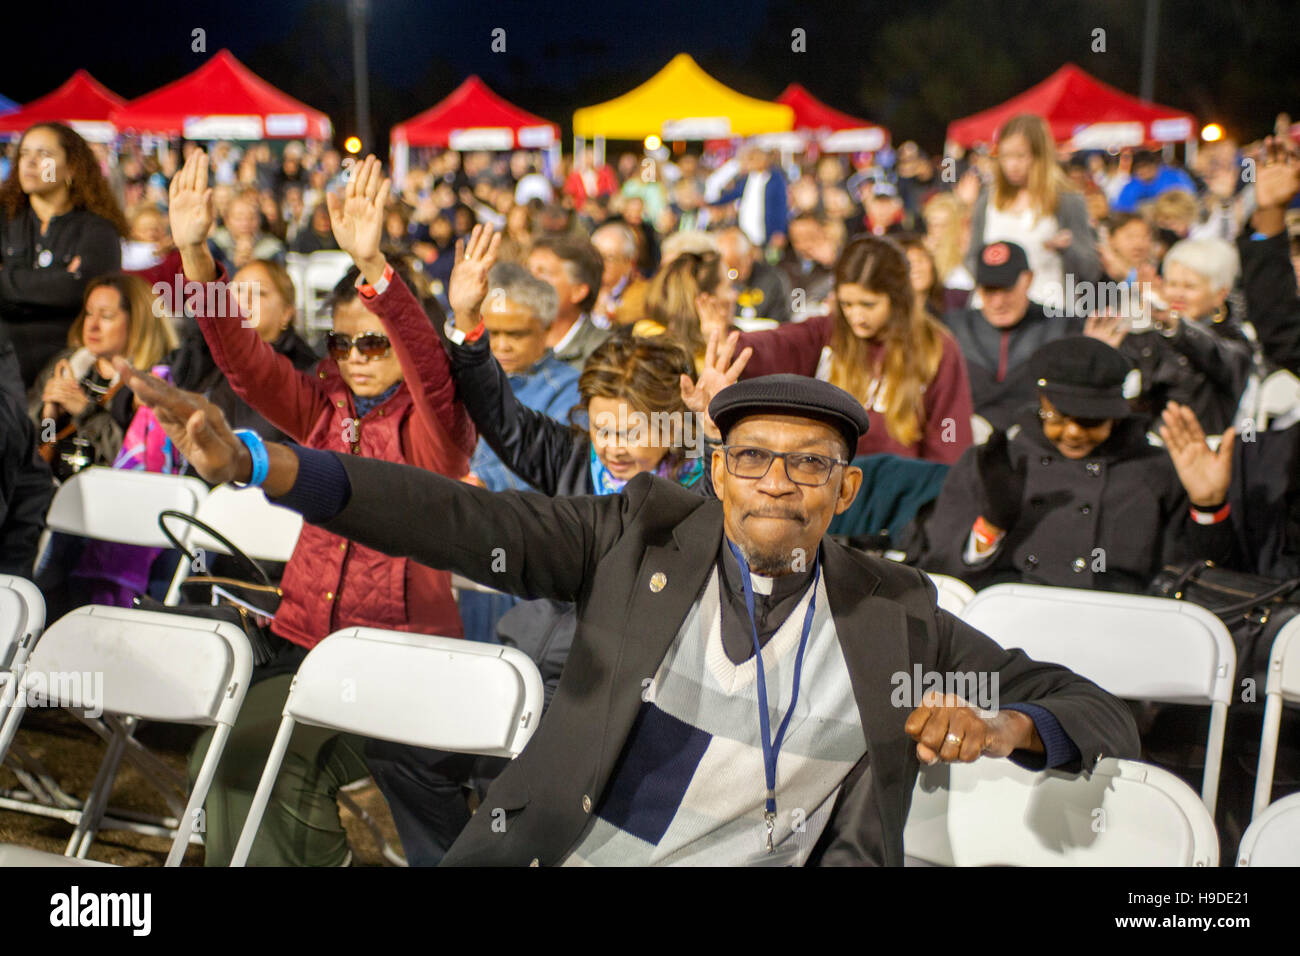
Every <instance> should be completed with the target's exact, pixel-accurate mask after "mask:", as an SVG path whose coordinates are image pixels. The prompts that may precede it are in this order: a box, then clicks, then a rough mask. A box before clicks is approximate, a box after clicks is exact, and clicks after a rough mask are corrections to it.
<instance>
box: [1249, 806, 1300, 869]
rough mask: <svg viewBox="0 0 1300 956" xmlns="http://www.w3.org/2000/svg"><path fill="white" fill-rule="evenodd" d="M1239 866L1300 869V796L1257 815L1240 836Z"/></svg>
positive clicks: (1270, 807)
mask: <svg viewBox="0 0 1300 956" xmlns="http://www.w3.org/2000/svg"><path fill="white" fill-rule="evenodd" d="M1237 865H1238V866H1291V867H1295V866H1300V793H1293V794H1291V796H1289V797H1283V798H1282V799H1281V800H1279V801H1277V803H1273V804H1270V805H1269V807H1268V809H1266V810H1265V811H1264V812H1263V813H1261V814H1258V815H1257V816H1256V817H1255V819H1254V820H1252V821H1251V823H1250V826H1248V827H1247V828H1246V832H1245V833H1243V834H1242V835H1241V846H1240V848H1239V849H1238V850H1237Z"/></svg>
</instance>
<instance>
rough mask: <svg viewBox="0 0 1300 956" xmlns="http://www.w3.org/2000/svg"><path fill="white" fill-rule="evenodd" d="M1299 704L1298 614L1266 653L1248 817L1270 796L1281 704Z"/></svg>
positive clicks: (1256, 811) (1257, 813)
mask: <svg viewBox="0 0 1300 956" xmlns="http://www.w3.org/2000/svg"><path fill="white" fill-rule="evenodd" d="M1287 703H1292V704H1295V703H1300V617H1293V618H1292V619H1291V620H1290V621H1288V622H1287V623H1286V625H1285V626H1284V627H1283V628H1282V629H1281V630H1280V631H1278V632H1277V637H1275V638H1274V639H1273V650H1272V651H1271V652H1270V653H1269V656H1268V680H1267V682H1266V683H1265V685H1264V730H1263V732H1262V733H1261V734H1260V739H1259V767H1258V769H1257V770H1256V773H1255V802H1254V805H1253V806H1252V808H1251V814H1250V816H1251V819H1252V820H1253V819H1255V817H1257V816H1259V814H1260V813H1262V812H1263V810H1264V808H1265V807H1267V806H1268V802H1269V800H1270V799H1271V798H1272V796H1273V769H1274V766H1275V765H1276V763H1277V741H1278V734H1279V732H1280V731H1281V728H1282V707H1283V706H1284V704H1287Z"/></svg>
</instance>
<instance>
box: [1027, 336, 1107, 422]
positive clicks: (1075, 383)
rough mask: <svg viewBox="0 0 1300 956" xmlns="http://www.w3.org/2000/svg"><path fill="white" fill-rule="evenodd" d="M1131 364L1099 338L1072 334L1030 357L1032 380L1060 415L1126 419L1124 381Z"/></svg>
mask: <svg viewBox="0 0 1300 956" xmlns="http://www.w3.org/2000/svg"><path fill="white" fill-rule="evenodd" d="M1131 368H1132V366H1131V365H1130V364H1129V360H1128V359H1126V358H1125V357H1124V356H1123V355H1121V354H1120V353H1119V352H1118V351H1116V350H1115V349H1113V348H1111V347H1110V346H1109V345H1107V344H1106V343H1105V342H1102V341H1101V340H1099V339H1094V338H1090V337H1089V336H1086V335H1071V336H1067V337H1066V338H1063V339H1057V340H1056V341H1054V342H1048V343H1047V344H1046V345H1044V346H1042V347H1041V348H1040V349H1039V350H1038V351H1037V352H1035V353H1034V354H1033V355H1031V356H1030V357H1029V369H1030V371H1031V372H1032V373H1033V376H1034V382H1035V384H1036V385H1037V386H1038V387H1039V389H1041V390H1042V392H1043V394H1044V395H1046V396H1047V400H1048V401H1049V402H1051V403H1052V404H1053V405H1054V406H1056V410H1057V411H1059V412H1060V413H1061V414H1062V415H1068V416H1070V417H1071V418H1125V417H1126V416H1128V415H1130V414H1132V410H1131V409H1130V408H1129V403H1128V400H1127V399H1125V398H1124V380H1125V379H1126V378H1128V373H1129V370H1130V369H1131Z"/></svg>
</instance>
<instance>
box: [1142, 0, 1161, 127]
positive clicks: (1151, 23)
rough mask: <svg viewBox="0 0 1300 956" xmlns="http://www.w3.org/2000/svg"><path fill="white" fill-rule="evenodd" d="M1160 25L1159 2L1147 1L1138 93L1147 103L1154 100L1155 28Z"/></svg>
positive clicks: (1157, 0) (1156, 0) (1154, 0)
mask: <svg viewBox="0 0 1300 956" xmlns="http://www.w3.org/2000/svg"><path fill="white" fill-rule="evenodd" d="M1159 24H1160V0H1147V20H1146V27H1145V28H1144V29H1143V31H1142V86H1141V89H1140V90H1139V91H1138V92H1139V95H1140V96H1141V97H1142V99H1144V100H1147V101H1148V102H1150V101H1152V100H1154V99H1155V98H1156V28H1157V27H1158V26H1159Z"/></svg>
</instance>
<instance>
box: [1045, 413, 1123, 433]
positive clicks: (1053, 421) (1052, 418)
mask: <svg viewBox="0 0 1300 956" xmlns="http://www.w3.org/2000/svg"><path fill="white" fill-rule="evenodd" d="M1038 417H1039V418H1040V419H1041V420H1042V422H1043V424H1044V425H1065V423H1066V422H1074V423H1075V424H1076V425H1078V426H1079V427H1080V428H1082V429H1083V430H1084V431H1086V432H1088V431H1092V430H1093V429H1094V428H1100V427H1101V426H1102V425H1105V424H1106V423H1107V422H1108V421H1110V419H1109V418H1075V417H1074V416H1073V415H1062V414H1061V413H1060V412H1049V411H1047V410H1046V409H1044V408H1040V409H1039V410H1038Z"/></svg>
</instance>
